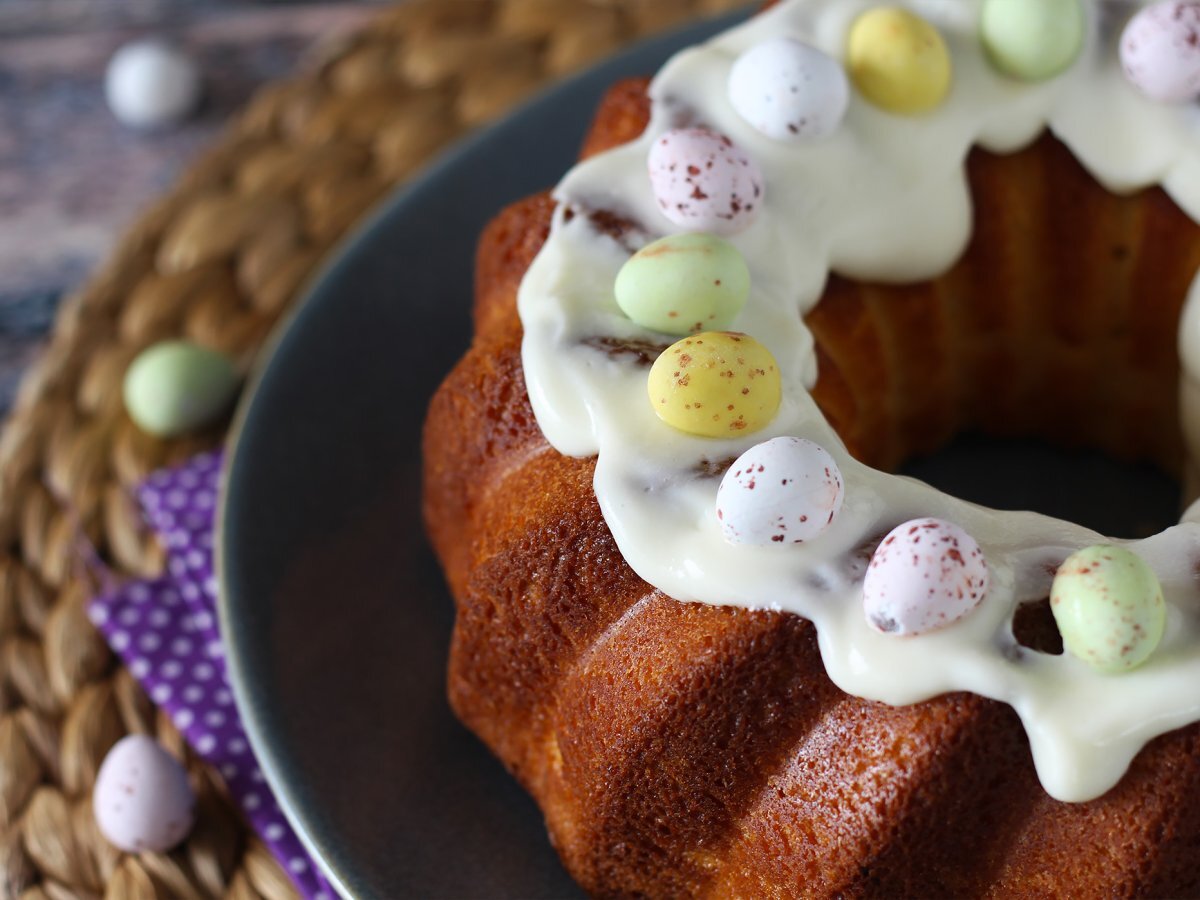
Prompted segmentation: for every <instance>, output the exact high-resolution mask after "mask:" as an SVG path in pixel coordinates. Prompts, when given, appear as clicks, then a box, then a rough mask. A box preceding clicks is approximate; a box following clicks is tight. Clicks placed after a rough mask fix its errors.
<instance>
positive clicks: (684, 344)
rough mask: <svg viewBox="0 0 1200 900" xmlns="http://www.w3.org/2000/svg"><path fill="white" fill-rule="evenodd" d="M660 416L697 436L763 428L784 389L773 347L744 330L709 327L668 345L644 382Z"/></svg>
mask: <svg viewBox="0 0 1200 900" xmlns="http://www.w3.org/2000/svg"><path fill="white" fill-rule="evenodd" d="M646 387H647V391H648V392H649V395H650V403H651V405H652V406H653V407H654V411H655V413H657V414H658V417H659V418H660V419H662V421H664V422H666V423H667V424H668V425H670V426H672V427H673V428H677V429H679V430H680V431H683V432H686V433H688V434H694V435H697V436H700V437H714V438H715V437H733V436H735V435H738V434H751V433H753V432H755V431H760V430H762V429H763V428H765V427H766V426H767V425H768V424H769V423H770V421H771V419H772V418H774V416H775V413H776V412H777V411H778V409H779V403H780V399H781V397H782V394H783V390H782V383H781V378H780V374H779V367H778V365H776V363H775V357H774V356H772V355H771V351H770V350H768V349H767V348H766V347H764V346H763V345H762V344H760V343H759V342H758V341H756V340H755V339H754V338H752V337H750V336H749V335H745V334H736V333H733V332H714V331H707V332H704V333H703V334H698V335H696V336H695V337H689V338H684V339H683V340H681V341H677V342H676V343H674V344H672V345H671V346H670V347H668V348H667V349H666V350H664V351H663V353H662V354H661V355H660V356H659V357H658V359H657V360H655V362H654V365H653V366H652V367H651V369H650V377H649V379H648V380H647V383H646Z"/></svg>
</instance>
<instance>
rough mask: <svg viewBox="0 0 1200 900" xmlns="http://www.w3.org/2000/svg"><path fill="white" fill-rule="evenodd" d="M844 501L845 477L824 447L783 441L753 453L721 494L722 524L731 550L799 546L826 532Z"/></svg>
mask: <svg viewBox="0 0 1200 900" xmlns="http://www.w3.org/2000/svg"><path fill="white" fill-rule="evenodd" d="M844 499H845V488H844V486H843V484H842V473H841V472H840V471H839V470H838V466H837V463H836V462H835V461H834V459H833V457H832V456H830V455H829V451H827V450H826V449H825V448H824V447H822V446H821V445H820V444H815V443H813V442H812V441H808V440H805V439H803V438H795V437H778V438H774V439H772V440H769V441H766V442H765V443H762V444H759V445H758V446H756V447H751V448H750V449H749V450H747V451H746V452H745V453H743V454H742V455H741V456H740V457H738V460H737V462H735V463H734V464H733V465H732V466H731V467H730V468H729V471H727V472H726V473H725V477H724V478H722V479H721V487H720V488H719V489H718V491H717V519H718V521H719V522H720V523H721V533H722V534H723V535H724V537H725V540H727V541H729V543H731V544H752V545H757V546H768V545H770V544H799V543H803V542H804V541H809V540H812V539H813V538H815V537H816V536H817V535H819V534H820V533H821V532H822V531H824V530H825V529H826V528H827V527H828V526H829V525H830V523H832V522H833V520H834V518H835V517H836V516H837V514H838V513H839V512H840V511H841V508H842V502H843V500H844Z"/></svg>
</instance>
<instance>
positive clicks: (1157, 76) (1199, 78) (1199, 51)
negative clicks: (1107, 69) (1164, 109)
mask: <svg viewBox="0 0 1200 900" xmlns="http://www.w3.org/2000/svg"><path fill="white" fill-rule="evenodd" d="M1121 63H1122V65H1123V66H1124V68H1125V74H1126V75H1127V76H1128V78H1129V80H1130V81H1131V82H1132V83H1133V85H1134V87H1136V88H1137V89H1138V90H1139V91H1141V92H1142V93H1143V94H1145V95H1146V96H1147V97H1149V98H1150V99H1152V100H1157V101H1160V102H1162V103H1186V102H1188V101H1190V100H1194V99H1196V97H1198V96H1200V3H1177V2H1166V3H1155V4H1153V5H1152V6H1148V7H1146V8H1145V9H1143V10H1142V11H1141V12H1139V13H1138V14H1137V15H1136V16H1134V17H1133V19H1132V20H1131V21H1130V23H1129V25H1127V26H1126V28H1125V32H1124V34H1123V35H1122V36H1121Z"/></svg>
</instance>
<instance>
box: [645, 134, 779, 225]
mask: <svg viewBox="0 0 1200 900" xmlns="http://www.w3.org/2000/svg"><path fill="white" fill-rule="evenodd" d="M648 165H649V169H650V186H651V188H652V189H653V191H654V199H655V200H656V201H657V203H658V207H659V209H661V210H662V212H663V215H665V216H666V217H667V218H668V219H670V220H671V221H672V222H673V223H675V224H676V225H678V226H680V227H681V228H684V229H686V230H688V231H708V232H712V233H713V234H721V235H727V234H734V233H736V232H739V231H742V230H744V229H746V228H748V227H749V226H750V224H751V223H752V222H753V221H754V219H755V217H756V216H757V215H758V211H759V208H760V207H761V206H762V200H763V177H762V173H761V172H760V171H759V168H758V166H757V165H756V164H755V162H754V161H753V160H752V159H751V158H750V157H749V156H748V155H747V154H746V153H745V152H743V151H742V150H741V148H739V147H738V146H737V145H736V144H735V143H734V142H733V141H732V140H730V139H729V138H728V137H726V136H725V135H723V134H717V133H715V132H713V131H709V130H708V129H707V128H677V129H675V130H673V131H668V132H666V133H665V134H663V135H662V136H660V137H659V138H658V139H657V140H656V141H655V142H654V144H653V145H652V146H651V148H650V156H649V159H648Z"/></svg>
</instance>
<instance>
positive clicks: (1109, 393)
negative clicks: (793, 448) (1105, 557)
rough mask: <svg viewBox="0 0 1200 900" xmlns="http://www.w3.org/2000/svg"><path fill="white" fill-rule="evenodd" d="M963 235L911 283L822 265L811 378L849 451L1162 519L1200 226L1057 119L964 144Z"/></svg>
mask: <svg viewBox="0 0 1200 900" xmlns="http://www.w3.org/2000/svg"><path fill="white" fill-rule="evenodd" d="M967 173H968V178H969V181H970V186H971V192H972V201H973V208H974V221H973V228H972V233H971V238H970V241H969V244H968V246H967V248H966V250H965V251H964V254H963V256H962V257H961V258H960V260H959V261H958V262H957V263H956V264H955V266H954V267H953V268H952V269H951V270H950V271H949V272H947V273H945V274H944V275H942V276H940V277H938V278H936V279H934V280H931V281H928V282H922V283H918V284H901V285H889V284H870V283H860V282H857V281H853V280H851V279H848V278H843V277H836V276H835V277H833V278H831V279H830V282H829V285H828V287H827V289H826V292H825V294H824V296H823V297H822V299H821V301H820V303H819V304H818V305H817V306H816V307H815V308H814V309H813V310H812V311H811V312H810V313H809V315H808V316H807V322H808V324H809V327H810V328H811V329H812V331H813V335H814V338H815V340H816V346H817V356H818V359H817V362H818V375H819V377H818V382H817V386H816V388H815V390H814V397H815V398H816V400H817V402H818V404H819V405H820V406H821V408H822V410H823V411H824V412H825V415H826V416H827V417H828V419H829V421H830V423H831V424H832V425H833V426H834V427H835V428H836V429H837V430H838V432H839V434H840V435H841V436H842V438H843V440H845V441H846V444H847V446H848V447H849V449H850V450H851V452H852V453H854V454H855V455H856V456H857V457H858V458H859V459H861V460H862V461H864V462H866V463H868V464H869V465H873V466H875V467H877V468H881V469H886V470H891V471H896V470H899V471H904V472H906V473H908V474H912V475H915V476H916V477H918V478H921V479H923V480H925V481H928V482H930V483H932V484H933V485H934V486H936V487H938V488H941V489H943V490H945V491H947V492H950V493H953V494H955V495H957V496H960V497H964V498H966V499H968V500H972V501H975V502H978V503H982V504H985V505H987V506H992V507H997V508H1001V509H1030V510H1034V511H1037V512H1041V513H1045V514H1047V515H1051V516H1055V517H1058V518H1064V519H1069V520H1071V521H1075V522H1078V523H1080V524H1082V525H1085V526H1088V527H1090V528H1093V529H1095V530H1097V531H1099V532H1101V533H1103V534H1106V535H1111V536H1113V537H1125V538H1134V537H1143V536H1146V535H1149V534H1152V533H1155V532H1157V531H1160V530H1162V529H1163V528H1165V527H1167V526H1169V525H1171V524H1174V523H1175V522H1176V521H1177V520H1178V515H1179V511H1180V501H1181V497H1180V493H1179V489H1178V484H1177V482H1176V480H1175V479H1176V478H1178V477H1179V476H1180V475H1181V474H1182V472H1183V460H1184V449H1183V448H1184V442H1183V433H1182V429H1181V427H1180V421H1179V381H1180V364H1179V351H1178V334H1179V321H1180V315H1181V312H1182V309H1183V305H1184V302H1185V300H1186V298H1187V296H1188V292H1189V289H1190V287H1191V284H1192V281H1193V279H1194V277H1195V275H1196V272H1197V269H1198V268H1200V229H1198V228H1197V227H1196V224H1195V223H1194V222H1192V220H1191V219H1190V218H1189V217H1188V216H1187V215H1186V214H1185V213H1183V212H1182V211H1181V210H1180V209H1179V208H1178V207H1177V206H1176V204H1175V203H1174V202H1173V201H1172V200H1171V199H1170V198H1169V197H1168V196H1167V195H1166V194H1165V193H1164V192H1163V191H1162V190H1161V189H1159V188H1153V189H1148V190H1143V191H1140V192H1137V193H1134V194H1131V195H1126V196H1118V195H1115V194H1112V193H1110V192H1109V191H1107V190H1105V189H1104V188H1103V187H1102V186H1101V185H1099V184H1098V183H1097V182H1096V181H1095V180H1094V179H1093V178H1092V177H1091V176H1090V175H1089V174H1088V173H1087V172H1086V171H1085V170H1084V169H1083V167H1082V166H1081V165H1080V164H1079V163H1078V162H1077V161H1076V160H1075V158H1074V156H1073V155H1072V154H1071V153H1070V151H1068V150H1067V149H1066V148H1065V147H1063V146H1062V144H1060V143H1059V142H1058V141H1057V140H1056V139H1055V138H1053V137H1049V136H1046V137H1043V138H1041V139H1040V140H1038V141H1036V142H1035V143H1034V144H1033V145H1032V146H1030V147H1029V148H1027V149H1025V150H1023V151H1021V152H1019V153H1015V154H1012V155H1009V156H995V155H992V154H990V153H987V152H984V151H978V150H977V151H975V152H973V153H972V154H971V156H970V158H969V161H968V166H967Z"/></svg>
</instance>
